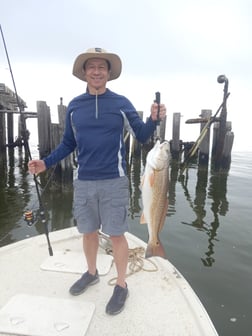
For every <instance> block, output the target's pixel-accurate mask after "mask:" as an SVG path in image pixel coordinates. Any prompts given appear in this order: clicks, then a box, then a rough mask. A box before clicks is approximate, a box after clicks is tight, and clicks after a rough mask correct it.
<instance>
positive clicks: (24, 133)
mask: <svg viewBox="0 0 252 336" xmlns="http://www.w3.org/2000/svg"><path fill="white" fill-rule="evenodd" d="M0 31H1V36H2V41H3V45H4V50H5V54H6V58H7V61H8V65H9V70H10V74H11V79H12V83H13V87H14V92H15V97H16V101H17V105H18V109H19V113H20V122H21V138H22V140H23V144H24V148H25V151H26V153H27V154H28V157H29V159H30V160H32V155H31V150H30V146H29V142H28V138H27V134H28V132H27V128H26V120H25V116H24V114H23V112H22V111H23V108H24V107H23V106H22V105H21V103H20V100H19V96H18V94H17V88H16V83H15V80H14V76H13V72H12V67H11V63H10V58H9V55H8V51H7V46H6V42H5V38H4V34H3V30H2V26H1V25H0ZM33 180H34V182H35V187H36V193H37V197H38V202H39V216H40V219H41V222H42V224H44V228H45V235H46V239H47V244H48V251H49V255H50V256H52V255H53V250H52V247H51V243H50V239H49V230H48V223H47V220H46V216H45V210H44V206H43V202H42V198H41V194H40V191H39V182H38V180H37V176H36V175H35V174H33ZM24 218H25V221H26V222H27V224H28V225H29V226H31V225H32V224H33V222H34V216H33V212H32V211H31V210H26V211H25V214H24Z"/></svg>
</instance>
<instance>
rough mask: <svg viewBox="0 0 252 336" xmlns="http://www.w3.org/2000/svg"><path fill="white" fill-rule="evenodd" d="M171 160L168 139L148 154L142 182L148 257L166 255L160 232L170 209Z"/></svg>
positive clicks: (143, 216) (143, 221)
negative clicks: (147, 236)
mask: <svg viewBox="0 0 252 336" xmlns="http://www.w3.org/2000/svg"><path fill="white" fill-rule="evenodd" d="M169 162H170V144H169V142H168V141H164V142H162V143H160V141H159V140H158V141H157V142H156V144H155V146H154V147H153V148H152V149H151V150H150V151H149V153H148V154H147V158H146V165H145V170H144V174H143V176H142V182H141V190H142V205H143V213H142V216H141V220H140V223H141V224H143V223H147V225H148V233H149V241H148V245H147V249H146V254H145V257H146V258H148V257H151V256H160V257H165V250H164V247H163V245H162V243H161V241H160V239H159V233H160V232H161V230H162V228H163V226H164V222H165V218H166V214H167V210H168V190H169Z"/></svg>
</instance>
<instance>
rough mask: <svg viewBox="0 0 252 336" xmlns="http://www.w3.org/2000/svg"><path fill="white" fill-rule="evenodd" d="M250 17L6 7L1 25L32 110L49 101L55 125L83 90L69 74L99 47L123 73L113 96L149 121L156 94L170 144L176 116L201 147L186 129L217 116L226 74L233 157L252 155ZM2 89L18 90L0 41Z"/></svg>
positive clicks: (69, 4)
mask: <svg viewBox="0 0 252 336" xmlns="http://www.w3.org/2000/svg"><path fill="white" fill-rule="evenodd" d="M251 16H252V2H251V0H209V1H208V0H190V1H188V0H176V1H175V0H155V1H154V0H127V1H119V0H106V1H104V0H92V1H87V0H71V1H67V0H44V1H43V2H42V1H36V0H8V1H4V0H0V24H1V27H2V30H3V33H4V37H5V42H6V45H7V50H8V54H9V58H10V62H11V68H12V72H13V75H14V79H15V83H16V87H17V92H18V94H19V96H20V97H21V98H22V99H23V100H24V101H25V102H26V103H27V106H28V108H27V109H26V110H27V111H36V102H37V101H40V100H43V101H46V102H47V105H48V106H50V109H51V112H52V118H53V120H54V119H55V120H56V119H57V105H58V104H59V103H60V97H63V103H64V104H65V105H67V104H68V103H69V101H70V100H71V99H72V98H73V97H75V96H77V95H79V94H81V93H82V92H84V91H85V88H86V85H85V83H84V82H82V81H80V80H79V79H77V78H76V77H74V76H73V75H72V66H73V62H74V60H75V58H76V57H77V56H78V55H79V54H80V53H83V52H85V51H86V50H87V49H88V48H92V47H102V48H104V49H106V50H107V51H109V52H113V53H116V54H118V55H119V56H120V58H121V60H122V64H123V70H122V74H121V76H120V78H118V79H117V80H114V81H111V82H109V83H108V88H109V89H111V90H113V91H115V92H117V93H119V94H122V95H124V96H126V97H127V98H129V99H130V100H131V102H132V103H133V105H134V106H135V108H136V109H137V110H138V111H144V116H145V117H147V116H149V113H150V105H151V103H152V102H153V99H154V98H155V92H157V91H159V92H160V93H161V102H162V103H164V104H165V105H166V107H167V124H166V139H167V140H170V139H171V138H172V118H173V113H174V112H180V113H181V131H180V138H181V140H183V141H195V140H196V139H197V136H198V134H199V130H200V125H199V124H196V125H190V124H186V123H185V121H186V120H188V119H191V118H197V117H199V115H200V113H201V110H202V109H210V110H212V113H213V114H214V113H215V112H216V111H217V108H218V107H219V105H220V104H221V102H222V99H223V84H219V83H218V82H217V77H218V76H219V75H221V74H224V75H225V76H226V77H227V78H228V80H229V92H230V96H229V98H228V102H227V111H228V114H227V119H228V120H229V121H231V122H232V131H233V132H234V135H235V138H234V145H233V151H252V142H251V140H250V139H249V134H250V132H251V130H252V117H251V115H252V99H251V95H252V42H251V41H252V20H251ZM0 83H4V84H6V85H7V86H8V87H9V88H10V89H13V83H12V79H11V75H10V71H9V68H8V62H7V58H6V55H5V51H4V47H3V43H2V41H0Z"/></svg>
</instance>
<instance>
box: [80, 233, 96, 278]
mask: <svg viewBox="0 0 252 336" xmlns="http://www.w3.org/2000/svg"><path fill="white" fill-rule="evenodd" d="M98 247H99V237H98V233H97V231H95V232H91V233H85V234H83V251H84V254H85V256H86V260H87V265H88V272H89V273H90V274H92V275H95V273H96V261H97V252H98Z"/></svg>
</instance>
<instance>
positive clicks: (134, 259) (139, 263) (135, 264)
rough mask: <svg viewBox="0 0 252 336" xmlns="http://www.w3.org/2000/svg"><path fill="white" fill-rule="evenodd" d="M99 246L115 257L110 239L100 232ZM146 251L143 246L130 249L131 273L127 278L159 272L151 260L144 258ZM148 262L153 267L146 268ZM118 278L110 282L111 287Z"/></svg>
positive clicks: (129, 266)
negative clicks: (141, 272)
mask: <svg viewBox="0 0 252 336" xmlns="http://www.w3.org/2000/svg"><path fill="white" fill-rule="evenodd" d="M99 245H100V247H101V248H103V249H104V250H105V252H106V253H107V254H109V255H112V256H113V248H112V244H111V241H110V238H109V237H108V236H106V235H105V234H103V233H102V232H99ZM144 255H145V249H144V248H143V247H142V246H139V247H135V248H129V255H128V270H129V272H128V273H127V274H126V278H128V277H129V276H131V275H133V274H135V273H137V272H140V271H144V272H157V271H158V267H157V265H156V264H155V263H154V261H153V260H151V259H146V258H145V257H144ZM146 262H147V263H148V264H149V265H151V267H146V265H145V264H146ZM116 280H117V277H114V278H112V279H110V280H109V281H108V284H109V285H110V286H114V285H115V284H116Z"/></svg>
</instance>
